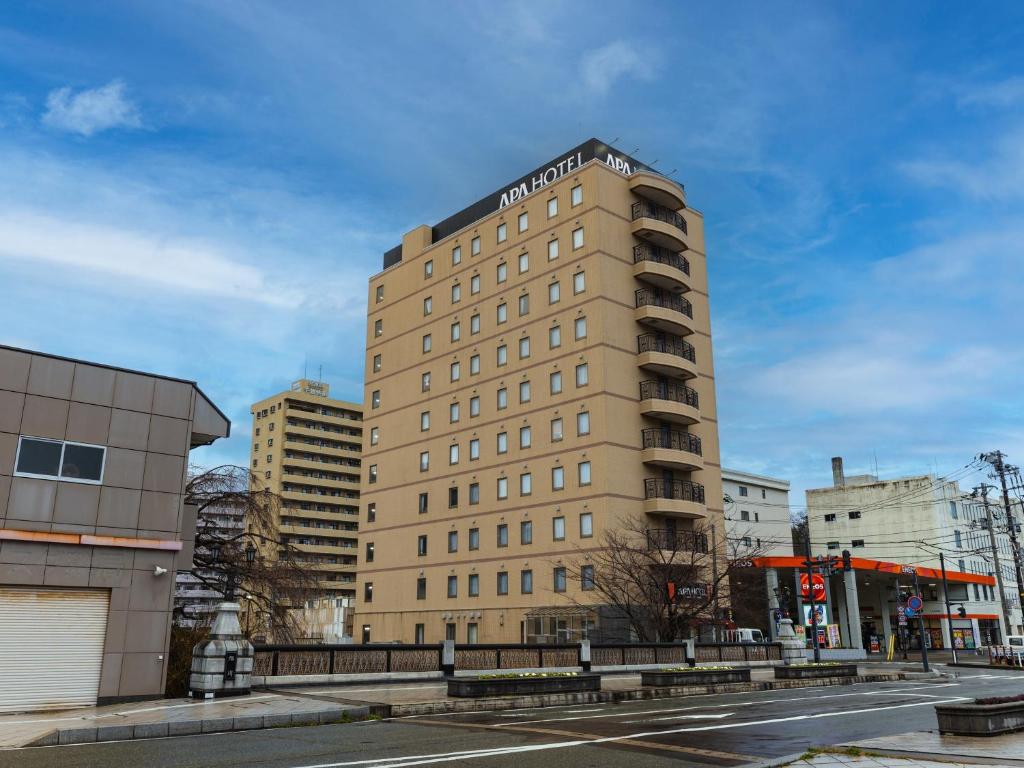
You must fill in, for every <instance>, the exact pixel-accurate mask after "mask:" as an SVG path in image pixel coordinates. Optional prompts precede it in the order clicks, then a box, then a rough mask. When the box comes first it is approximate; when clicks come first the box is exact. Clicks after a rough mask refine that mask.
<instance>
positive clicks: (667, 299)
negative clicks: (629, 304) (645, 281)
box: [634, 288, 693, 320]
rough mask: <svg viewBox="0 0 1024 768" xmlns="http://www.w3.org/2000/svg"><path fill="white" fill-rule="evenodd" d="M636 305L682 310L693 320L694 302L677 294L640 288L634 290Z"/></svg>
mask: <svg viewBox="0 0 1024 768" xmlns="http://www.w3.org/2000/svg"><path fill="white" fill-rule="evenodd" d="M634 296H635V297H636V305H637V306H638V307H664V308H665V309H672V310H675V311H676V312H682V313H683V314H684V315H686V316H687V317H688V318H690V319H691V320H692V319H693V304H691V303H690V302H689V300H688V299H685V298H683V297H682V296H676V295H675V294H665V293H659V292H658V291H654V290H651V289H650V288H638V289H637V290H636V291H635V292H634Z"/></svg>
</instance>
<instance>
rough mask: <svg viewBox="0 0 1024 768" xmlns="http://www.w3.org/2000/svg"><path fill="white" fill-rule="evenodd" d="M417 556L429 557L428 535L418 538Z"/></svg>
mask: <svg viewBox="0 0 1024 768" xmlns="http://www.w3.org/2000/svg"><path fill="white" fill-rule="evenodd" d="M416 555H417V556H419V557H426V555H427V535H426V534H421V535H420V536H418V537H417V538H416Z"/></svg>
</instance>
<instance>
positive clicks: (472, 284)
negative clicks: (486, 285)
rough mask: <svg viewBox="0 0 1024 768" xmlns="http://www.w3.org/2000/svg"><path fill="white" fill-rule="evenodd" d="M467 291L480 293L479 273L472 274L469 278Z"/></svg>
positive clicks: (474, 293)
mask: <svg viewBox="0 0 1024 768" xmlns="http://www.w3.org/2000/svg"><path fill="white" fill-rule="evenodd" d="M469 292H470V293H472V294H473V295H476V294H478V293H480V275H473V276H472V277H471V278H469Z"/></svg>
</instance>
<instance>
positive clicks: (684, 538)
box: [645, 528, 708, 553]
mask: <svg viewBox="0 0 1024 768" xmlns="http://www.w3.org/2000/svg"><path fill="white" fill-rule="evenodd" d="M645 533H646V534H647V546H648V547H650V548H651V549H669V550H672V551H674V552H705V553H706V552H707V551H708V537H707V534H705V533H697V532H695V531H673V530H670V529H668V528H648V529H647V530H646V531H645Z"/></svg>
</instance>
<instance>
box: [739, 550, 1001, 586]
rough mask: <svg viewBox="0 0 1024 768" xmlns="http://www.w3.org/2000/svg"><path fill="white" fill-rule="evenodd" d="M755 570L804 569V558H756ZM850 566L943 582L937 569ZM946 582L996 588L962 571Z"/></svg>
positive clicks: (862, 561)
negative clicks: (984, 585) (985, 585)
mask: <svg viewBox="0 0 1024 768" xmlns="http://www.w3.org/2000/svg"><path fill="white" fill-rule="evenodd" d="M750 563H751V565H753V566H754V567H755V568H804V567H806V566H804V558H802V557H786V556H780V557H755V558H751V560H750ZM850 564H851V565H852V566H853V570H854V571H868V572H874V573H891V574H893V575H897V576H898V575H902V574H905V575H907V576H913V575H915V574H916V575H917V576H918V578H922V579H930V580H937V579H939V580H941V579H942V571H941V570H939V569H937V568H925V567H924V566H920V565H903V564H901V563H890V562H887V561H885V560H869V559H867V558H865V557H854V558H851V560H850ZM946 580H947V581H950V582H954V583H957V584H987V585H988V586H990V587H992V586H995V583H996V580H995V577H994V576H981V575H979V574H976V573H963V572H962V571H951V570H949V569H948V568H947V569H946Z"/></svg>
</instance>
